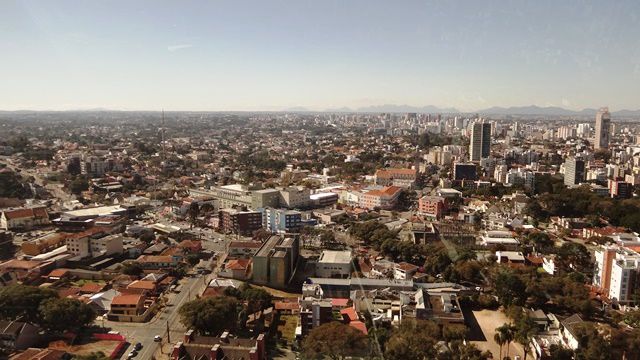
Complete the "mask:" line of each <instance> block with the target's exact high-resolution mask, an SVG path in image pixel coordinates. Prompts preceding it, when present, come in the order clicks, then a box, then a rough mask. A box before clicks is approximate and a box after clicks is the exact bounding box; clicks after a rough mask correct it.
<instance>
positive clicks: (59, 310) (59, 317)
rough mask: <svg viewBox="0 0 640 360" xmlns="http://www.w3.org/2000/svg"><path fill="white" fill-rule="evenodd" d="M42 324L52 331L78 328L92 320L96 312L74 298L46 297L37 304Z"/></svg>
mask: <svg viewBox="0 0 640 360" xmlns="http://www.w3.org/2000/svg"><path fill="white" fill-rule="evenodd" d="M39 311H40V314H41V316H42V325H43V326H44V327H45V328H47V329H49V330H52V331H59V332H62V331H66V330H78V329H79V328H81V327H83V326H86V325H88V324H90V323H91V322H93V320H95V318H96V313H95V311H93V309H92V308H91V307H90V306H89V305H87V304H85V303H83V302H80V301H79V300H76V299H66V298H65V299H58V298H53V299H47V300H45V301H43V302H42V304H41V305H40V306H39Z"/></svg>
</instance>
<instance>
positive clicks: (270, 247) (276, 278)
mask: <svg viewBox="0 0 640 360" xmlns="http://www.w3.org/2000/svg"><path fill="white" fill-rule="evenodd" d="M299 256H300V241H299V240H298V239H297V238H290V237H287V238H285V237H282V236H279V235H272V236H271V237H269V239H267V241H265V242H264V243H263V244H262V247H260V249H259V250H258V252H257V253H256V254H255V255H254V257H253V273H252V279H253V281H254V282H256V283H258V284H262V285H268V286H271V287H277V288H283V287H285V286H286V285H287V284H288V283H289V280H290V278H291V276H292V274H293V273H294V271H295V268H296V265H297V262H298V257H299Z"/></svg>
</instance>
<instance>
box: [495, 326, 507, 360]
mask: <svg viewBox="0 0 640 360" xmlns="http://www.w3.org/2000/svg"><path fill="white" fill-rule="evenodd" d="M496 330H497V329H496ZM493 341H495V342H496V344H498V346H500V353H499V354H498V359H502V347H503V346H504V344H506V343H507V340H506V339H505V338H504V336H503V334H502V333H501V332H499V331H496V332H495V333H494V334H493Z"/></svg>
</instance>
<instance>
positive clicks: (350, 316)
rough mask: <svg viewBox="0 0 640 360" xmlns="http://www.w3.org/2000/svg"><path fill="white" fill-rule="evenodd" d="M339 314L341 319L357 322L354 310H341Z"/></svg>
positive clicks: (356, 314)
mask: <svg viewBox="0 0 640 360" xmlns="http://www.w3.org/2000/svg"><path fill="white" fill-rule="evenodd" d="M340 314H342V317H343V318H346V319H348V320H349V321H356V320H358V313H356V310H355V309H354V308H346V309H342V310H340Z"/></svg>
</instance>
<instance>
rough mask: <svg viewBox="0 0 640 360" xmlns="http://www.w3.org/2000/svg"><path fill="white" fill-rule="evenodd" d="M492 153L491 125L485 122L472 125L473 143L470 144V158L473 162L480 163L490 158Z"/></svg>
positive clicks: (481, 121)
mask: <svg viewBox="0 0 640 360" xmlns="http://www.w3.org/2000/svg"><path fill="white" fill-rule="evenodd" d="M490 153H491V123H485V122H484V120H480V121H476V122H475V123H473V125H471V142H470V143H469V156H470V158H471V161H480V160H481V159H483V158H486V157H489V155H490Z"/></svg>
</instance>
